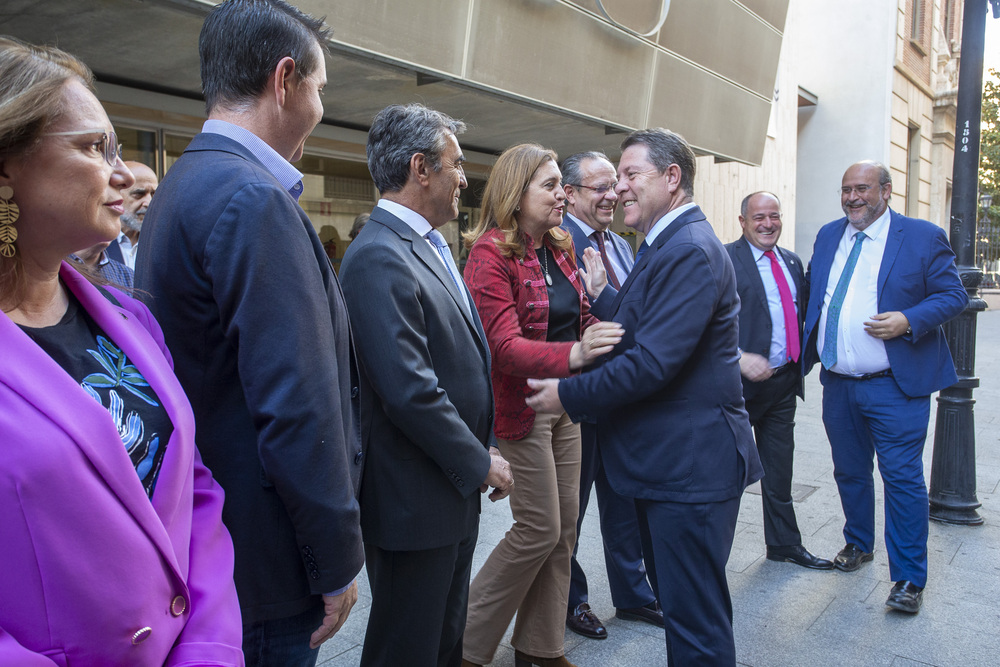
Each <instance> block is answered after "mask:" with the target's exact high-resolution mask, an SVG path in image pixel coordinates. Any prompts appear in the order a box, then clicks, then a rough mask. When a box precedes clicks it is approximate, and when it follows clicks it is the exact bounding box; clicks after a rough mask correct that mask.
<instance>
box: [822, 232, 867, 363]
mask: <svg viewBox="0 0 1000 667" xmlns="http://www.w3.org/2000/svg"><path fill="white" fill-rule="evenodd" d="M866 238H868V237H867V236H865V233H864V232H858V233H857V234H856V235H855V237H854V247H853V248H851V254H850V255H849V256H848V257H847V263H846V264H845V265H844V271H843V272H842V273H841V274H840V280H838V281H837V288H836V289H835V290H833V297H831V299H830V306H829V308H827V309H826V329H824V330H823V331H824V336H823V354H821V355H820V356H819V360H820V361H822V362H823V366H824V367H825V368H826V369H827V370H829V369H831V368H833V366H834V365H835V364H836V363H837V331H838V329H839V328H840V326H839V320H840V309H841V307H843V305H844V297H845V296H847V287H848V286H849V285H850V284H851V275H853V273H854V267H855V266H857V264H858V256H859V255H860V254H861V242H862V241H864V240H865V239H866Z"/></svg>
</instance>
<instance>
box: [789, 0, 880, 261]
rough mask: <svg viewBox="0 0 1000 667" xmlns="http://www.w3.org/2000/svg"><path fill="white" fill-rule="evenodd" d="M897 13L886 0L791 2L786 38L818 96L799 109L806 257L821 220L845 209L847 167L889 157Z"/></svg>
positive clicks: (800, 231)
mask: <svg viewBox="0 0 1000 667" xmlns="http://www.w3.org/2000/svg"><path fill="white" fill-rule="evenodd" d="M897 14H898V12H897V7H896V3H894V2H886V1H885V0H875V1H874V2H873V1H872V0H836V1H835V2H827V1H825V0H792V2H791V3H790V6H789V9H788V22H787V23H786V25H785V39H788V40H792V41H793V42H794V52H795V54H796V55H797V57H798V63H797V66H796V73H797V75H798V81H799V85H800V86H801V87H803V88H805V89H806V90H808V91H809V92H811V93H813V94H815V95H816V97H817V99H818V103H817V105H816V106H814V107H802V108H800V110H799V112H798V116H799V126H798V165H797V169H796V182H797V192H796V209H795V212H796V215H795V220H796V235H795V251H796V252H798V253H799V254H800V255H801V256H802V258H803V260H805V261H808V258H809V257H812V246H813V241H814V240H815V238H816V233H817V232H818V231H819V228H820V227H822V226H823V225H824V224H826V223H827V222H830V221H831V220H835V219H837V218H840V217H842V216H843V212H842V211H841V209H840V197H839V195H838V194H837V188H839V187H840V181H841V178H842V177H843V175H844V171H845V170H846V169H847V167H849V166H850V165H851V164H853V163H855V162H857V161H859V160H864V159H871V160H879V161H882V162H884V163H886V164H888V163H889V127H890V121H891V103H892V76H893V64H894V62H895V55H896V53H895V49H896V21H897Z"/></svg>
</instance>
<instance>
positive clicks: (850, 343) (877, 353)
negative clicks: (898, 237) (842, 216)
mask: <svg viewBox="0 0 1000 667" xmlns="http://www.w3.org/2000/svg"><path fill="white" fill-rule="evenodd" d="M889 219H890V215H889V209H888V208H886V210H885V213H883V214H882V215H881V217H879V219H878V220H876V221H875V222H873V223H872V224H871V225H869V226H868V228H867V229H865V230H864V234H865V236H867V237H868V238H866V239H865V240H864V241H863V242H862V244H861V254H860V255H859V256H858V263H857V265H856V266H855V267H854V273H853V274H852V275H851V282H850V283H849V284H848V288H847V294H846V295H845V297H844V305H843V306H842V307H841V310H840V320H839V321H838V330H837V363H836V364H834V365H833V368H831V369H829V370H831V371H833V372H834V373H840V374H841V375H853V376H860V375H865V374H867V373H878V372H880V371H884V370H886V369H888V368H889V357H888V356H887V355H886V353H885V343H884V342H882V341H881V340H879V339H878V338H875V337H873V336H869V335H868V333H867V332H866V331H865V326H864V324H865V322H868V321H870V320H871V318H872V315H877V314H878V312H879V311H878V272H879V269H880V268H881V266H882V255H883V254H884V253H885V242H886V238H887V237H888V235H889ZM857 233H858V232H857V230H856V229H855V228H854V226H853V225H851V224H850V223H848V224H847V228H846V229H845V230H844V235H843V237H841V239H840V243H839V244H838V245H837V251H836V253H835V254H834V256H833V264H832V265H831V266H830V278H829V280H827V283H826V294H824V295H823V310H822V312H821V313H820V317H819V324H818V325H817V332H816V334H817V338H816V349H817V351H818V352H820V354H822V352H823V345H824V344H825V342H826V340H825V339H826V314H827V309H828V308H829V306H830V300H831V299H832V298H833V292H834V290H836V289H837V283H838V282H839V281H840V275H841V274H842V273H843V272H844V265H845V264H847V257H848V255H850V254H851V248H852V247H853V246H854V237H855V236H856V235H857Z"/></svg>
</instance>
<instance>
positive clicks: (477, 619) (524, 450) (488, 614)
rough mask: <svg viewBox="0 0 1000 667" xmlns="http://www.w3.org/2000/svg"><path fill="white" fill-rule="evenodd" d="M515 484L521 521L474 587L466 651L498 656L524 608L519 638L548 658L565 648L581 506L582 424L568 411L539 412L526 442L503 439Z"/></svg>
mask: <svg viewBox="0 0 1000 667" xmlns="http://www.w3.org/2000/svg"><path fill="white" fill-rule="evenodd" d="M498 444H499V446H500V453H501V454H503V457H504V458H505V459H507V461H508V462H509V463H510V469H511V473H512V474H513V475H514V489H513V490H512V491H511V494H510V496H509V498H508V500H509V501H510V509H511V513H512V514H513V515H514V525H513V526H511V529H510V530H508V531H507V534H506V535H505V536H504V538H503V539H502V540H500V543H499V544H497V546H496V548H495V549H493V553H491V554H490V557H489V558H488V559H487V560H486V563H485V564H484V565H483V567H482V569H481V570H479V573H478V574H477V575H476V578H475V579H474V580H473V582H472V586H471V588H470V589H469V615H468V619H467V620H466V624H465V639H464V649H463V653H464V657H465V659H466V660H469V661H471V662H474V663H476V664H480V665H485V664H488V663H490V662H492V660H493V654H494V653H495V652H496V649H497V646H498V645H499V644H500V640H501V639H502V638H503V635H504V632H506V631H507V626H508V625H510V620H511V618H513V616H514V612H517V621H516V622H515V624H514V634H513V637H512V638H511V644H512V645H513V646H514V648H515V649H517V650H519V651H521V652H523V653H527V654H528V655H533V656H537V657H540V658H556V657H559V656H561V655H563V653H564V649H563V635H564V634H565V631H566V604H567V601H568V599H569V577H570V569H569V564H570V556H572V553H573V544H574V543H575V542H576V519H577V515H578V514H579V512H580V490H579V489H580V426H579V425H578V424H574V423H573V422H571V421H570V419H569V417H567V416H566V414H565V413H563V414H561V415H537V416H536V418H535V424H534V426H533V427H532V429H531V431H530V432H529V433H528V435H527V436H526V437H525V438H524V439H523V440H500V441H499V443H498Z"/></svg>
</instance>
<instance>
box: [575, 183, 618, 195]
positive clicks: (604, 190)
mask: <svg viewBox="0 0 1000 667" xmlns="http://www.w3.org/2000/svg"><path fill="white" fill-rule="evenodd" d="M567 185H571V186H573V187H574V188H587V189H588V190H593V191H594V192H596V193H597V194H599V195H606V194H608V191H609V190H614V189H615V187H616V186H617V185H618V184H617V183H605V184H604V185H598V186H597V187H594V186H593V185H583V184H581V183H567Z"/></svg>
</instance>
